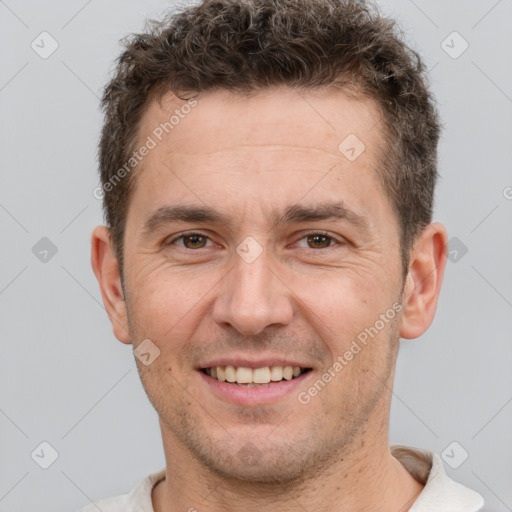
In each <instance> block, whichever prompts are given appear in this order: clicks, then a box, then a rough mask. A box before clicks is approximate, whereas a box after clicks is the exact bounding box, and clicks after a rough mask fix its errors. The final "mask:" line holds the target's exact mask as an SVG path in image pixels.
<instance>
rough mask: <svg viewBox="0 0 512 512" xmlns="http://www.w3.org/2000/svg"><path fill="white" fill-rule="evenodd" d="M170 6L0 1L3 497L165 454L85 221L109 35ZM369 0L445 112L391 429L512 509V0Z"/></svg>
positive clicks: (115, 479) (31, 504) (13, 505)
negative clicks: (424, 307)
mask: <svg viewBox="0 0 512 512" xmlns="http://www.w3.org/2000/svg"><path fill="white" fill-rule="evenodd" d="M173 5H175V4H173V3H172V2H165V1H161V0H152V1H145V2H136V1H134V0H129V1H127V0H108V1H103V2H102V1H100V0H89V1H84V0H72V1H69V0H68V1H64V0H49V1H46V2H36V1H34V0H32V1H29V0H26V1H20V2H16V1H14V0H5V1H1V0H0V39H1V43H2V46H1V47H2V52H1V55H0V59H1V61H0V109H1V111H0V119H1V128H0V130H1V131H0V144H1V155H2V158H1V168H2V170H1V173H0V176H1V182H0V225H1V233H2V237H1V247H2V251H1V256H2V259H1V265H0V325H1V357H0V434H1V435H0V512H7V511H9V512H18V511H23V512H28V511H38V512H41V511H52V512H72V511H73V510H75V509H77V508H79V507H82V506H84V505H85V504H87V503H89V502H90V501H91V500H97V499H99V498H101V497H105V496H111V495H115V494H120V493H125V492H128V491H129V490H131V489H132V488H133V487H134V486H135V485H136V484H137V483H138V482H139V480H140V479H141V478H142V477H143V476H145V475H146V474H147V473H149V472H150V471H154V470H156V469H159V468H161V467H163V466H164V463H165V461H164V456H163V449H162V443H161V437H160V430H159V426H158V421H157V415H156V413H155V411H154V410H153V408H152V406H151V405H150V403H149V401H148V400H147V398H146V395H145V393H144V390H143V388H142V385H141V384H140V381H139V377H138V374H137V370H136V366H135V362H134V356H133V352H132V348H131V346H127V345H123V344H121V343H120V342H118V341H117V340H116V339H115V337H114V336H113V334H112V329H111V326H110V323H109V320H108V318H107V315H106V313H105V310H104V308H103V304H102V300H101V295H100V291H99V287H98V284H97V282H96V279H95V277H94V275H93V272H92V270H91V266H90V234H91V231H92V229H93V228H94V226H96V225H97V224H101V223H102V222H103V221H102V213H101V204H100V202H99V201H98V200H97V199H96V198H95V197H94V196H93V190H94V188H95V187H96V186H97V185H98V183H99V179H98V177H97V161H96V151H97V142H98V137H99V131H100V127H101V122H102V117H101V114H100V112H99V110H98V99H99V96H100V95H101V90H102V87H103V86H104V84H105V83H106V81H107V79H108V77H109V73H110V70H111V69H112V63H113V61H114V59H115V57H116V56H117V55H118V53H119V51H120V47H119V46H118V40H119V39H120V38H121V37H123V36H124V35H127V34H128V33H130V32H134V31H140V30H142V29H143V26H144V20H145V19H146V17H153V18H154V17H159V16H160V14H161V13H162V12H163V10H164V9H166V8H168V7H169V6H173ZM380 5H381V6H382V8H383V9H384V11H385V12H386V13H389V14H390V15H392V16H393V17H395V18H397V19H398V21H399V23H400V24H401V26H402V28H403V29H404V32H405V34H406V37H407V40H408V41H409V42H410V44H411V45H412V46H413V47H414V48H415V49H417V50H418V51H419V52H420V54H421V55H422V56H423V57H424V59H425V62H426V64H427V66H428V68H429V69H430V76H431V81H432V88H433V91H434V93H435V96H436V98H437V101H438V103H439V109H440V113H441V117H442V119H443V122H444V132H443V136H442V140H441V144H440V161H439V171H440V174H441V179H440V182H439V186H438V189H437V195H436V212H435V220H437V221H441V222H443V223H444V224H445V226H446V227H447V229H448V232H449V238H450V247H449V249H450V261H449V262H448V265H447V269H446V273H445V280H444V285H443V289H442V293H441V297H440V301H439V306H438V311H437V316H436V319H435V321H434V323H433V325H432V327H431V328H430V329H429V331H428V332H427V333H426V334H425V335H424V336H422V337H421V338H420V339H418V340H411V341H402V348H401V351H400V355H399V359H398V363H397V373H396V381H395V383H396V385H395V390H394V398H393V403H392V410H391V434H390V438H391V439H390V441H391V443H399V444H406V445H410V446H417V447H422V448H428V449H431V450H434V451H435V452H437V453H439V454H444V455H443V458H444V460H445V467H446V469H447V472H448V474H449V475H450V476H451V477H452V478H454V479H455V480H457V481H459V482H461V483H463V484H465V485H467V486H469V487H471V488H473V489H475V490H478V491H479V492H480V493H481V494H482V495H483V496H484V497H485V500H486V503H487V507H486V510H492V511H496V512H498V511H500V512H501V511H507V510H512V440H511V432H512V428H511V426H512V371H511V363H512V343H511V341H512V340H511V333H510V328H511V318H512V265H511V263H512V229H511V225H512V223H511V221H512V171H511V168H512V164H511V163H512V144H511V135H512V36H511V30H510V25H511V22H512V0H499V1H496V0H480V1H476V0H475V1H467V0H453V1H450V2H446V1H440V0H437V1H426V0H415V1H413V0H394V1H393V0H387V1H383V2H380ZM42 33H43V34H42ZM57 45H58V47H57ZM313 115H314V114H313ZM41 443H45V444H41ZM50 463H51V464H50ZM49 464H50V465H49ZM46 465H49V467H47V469H44V467H42V466H46ZM457 466H458V467H457Z"/></svg>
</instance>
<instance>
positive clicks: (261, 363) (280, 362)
mask: <svg viewBox="0 0 512 512" xmlns="http://www.w3.org/2000/svg"><path fill="white" fill-rule="evenodd" d="M229 365H230V366H236V367H240V366H243V367H245V368H253V369H254V368H264V367H265V366H298V367H300V368H312V365H311V364H309V363H305V362H303V361H297V360H292V359H288V358H285V357H266V358H261V359H253V358H246V357H219V358H216V359H212V360H211V361H207V362H205V363H201V364H200V365H199V366H198V368H197V369H198V370H201V369H204V368H213V367H215V366H229Z"/></svg>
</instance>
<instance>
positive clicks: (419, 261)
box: [400, 223, 447, 339]
mask: <svg viewBox="0 0 512 512" xmlns="http://www.w3.org/2000/svg"><path fill="white" fill-rule="evenodd" d="M446 244H447V234H446V229H445V228H444V226H443V225H441V224H439V223H435V224H429V225H428V226H426V227H425V228H424V230H423V231H422V232H421V234H420V235H419V236H418V239H417V240H416V242H415V244H414V247H413V248H412V250H411V252H410V260H409V261H410V262H409V273H408V274H407V278H406V282H405V286H404V293H403V302H402V303H403V313H402V324H401V328H400V337H401V338H406V339H412V338H417V337H419V336H421V335H422V334H423V333H424V332H425V331H426V330H427V329H428V328H429V326H430V325H431V323H432V321H433V319H434V315H435V312H436V307H437V301H438V298H439V293H440V291H441V283H442V280H443V274H444V269H445V266H446V257H447V253H446Z"/></svg>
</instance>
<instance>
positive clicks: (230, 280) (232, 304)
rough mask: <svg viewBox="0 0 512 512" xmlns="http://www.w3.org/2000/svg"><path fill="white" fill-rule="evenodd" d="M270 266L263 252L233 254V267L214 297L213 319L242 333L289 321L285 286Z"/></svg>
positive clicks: (290, 313)
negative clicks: (248, 255) (251, 255)
mask: <svg viewBox="0 0 512 512" xmlns="http://www.w3.org/2000/svg"><path fill="white" fill-rule="evenodd" d="M242 248H243V247H242ZM270 267H271V261H270V258H269V257H268V254H266V253H265V252H263V253H262V254H260V255H259V256H258V257H257V258H256V259H254V260H253V261H250V260H248V259H244V257H243V255H242V256H240V255H239V254H237V255H236V256H235V258H234V268H233V271H232V272H230V273H229V274H228V276H226V280H225V282H224V285H223V287H222V291H221V293H220V295H219V297H217V301H216V304H215V308H214V319H215V321H216V322H218V323H223V324H230V325H232V326H233V327H234V328H236V329H237V330H238V331H239V332H241V333H242V334H244V335H255V334H258V333H259V332H261V331H262V330H264V329H265V328H266V327H267V326H269V325H272V324H281V325H285V324H287V323H289V322H290V320H291V318H292V316H293V309H292V305H291V303H290V300H289V296H288V293H287V288H286V287H285V286H284V285H283V283H281V281H280V279H278V278H277V277H276V276H275V275H274V272H273V271H272V270H271V268H270Z"/></svg>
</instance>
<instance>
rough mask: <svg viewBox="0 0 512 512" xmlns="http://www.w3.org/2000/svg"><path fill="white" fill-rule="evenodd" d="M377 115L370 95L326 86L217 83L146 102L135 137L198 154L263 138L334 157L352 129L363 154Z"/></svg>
mask: <svg viewBox="0 0 512 512" xmlns="http://www.w3.org/2000/svg"><path fill="white" fill-rule="evenodd" d="M190 105H194V106H190ZM379 120H380V113H379V109H378V106H377V104H376V103H375V102H374V101H372V100H369V99H362V98H361V99H356V98H355V97H353V96H348V95H346V94H345V93H344V92H342V91H340V90H334V89H332V88H331V89H325V88H324V89H316V90H313V89H308V90H298V89H297V90H293V89H290V88H287V87H276V88H269V89H264V90H261V91H258V92H251V93H250V94H242V93H233V92H230V91H227V90H224V89H219V90H215V91H207V92H204V93H201V94H199V95H198V96H196V97H195V99H194V102H193V103H191V102H187V101H184V100H180V99H178V98H177V97H176V96H175V95H174V94H173V93H172V92H168V93H166V94H164V95H163V96H162V97H161V98H160V100H157V99H153V100H152V101H151V102H150V103H149V105H148V107H147V109H146V111H145V113H144V115H143V117H142V119H141V123H140V127H139V139H145V137H146V136H148V135H150V136H153V138H154V139H155V140H156V142H157V144H158V145H159V146H165V147H166V149H168V150H173V149H174V150H180V151H182V152H187V151H190V149H191V146H194V147H193V152H194V153H197V152H201V153H204V154H206V153H213V152H215V151H219V150H223V149H231V150H232V149H234V148H235V147H238V148H244V147H248V146H250V145H253V146H254V145H256V144H265V145H269V146H274V149H275V150H277V148H275V146H277V145H282V146H283V149H284V147H286V146H288V147H293V148H294V149H295V150H299V148H301V147H302V148H305V149H306V148H307V149H317V150H324V151H330V152H331V153H332V154H333V155H334V156H336V157H340V156H342V155H341V154H340V149H339V144H340V143H341V142H342V141H343V140H345V138H346V137H347V136H349V135H356V136H357V137H358V138H359V139H360V141H361V142H363V143H364V144H365V146H366V148H367V149H368V150H369V151H368V153H367V156H368V154H369V153H371V152H372V150H373V149H374V146H375V144H376V142H378V139H379V129H378V125H379ZM375 128H377V129H375ZM276 137H278V139H276ZM160 139H162V140H160ZM164 139H165V140H164ZM161 142H164V144H160V143H161ZM191 143H192V144H191ZM157 149H158V148H157ZM160 149H162V147H161V148H160ZM155 153H159V152H158V151H157V152H155ZM150 156H151V155H150Z"/></svg>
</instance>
